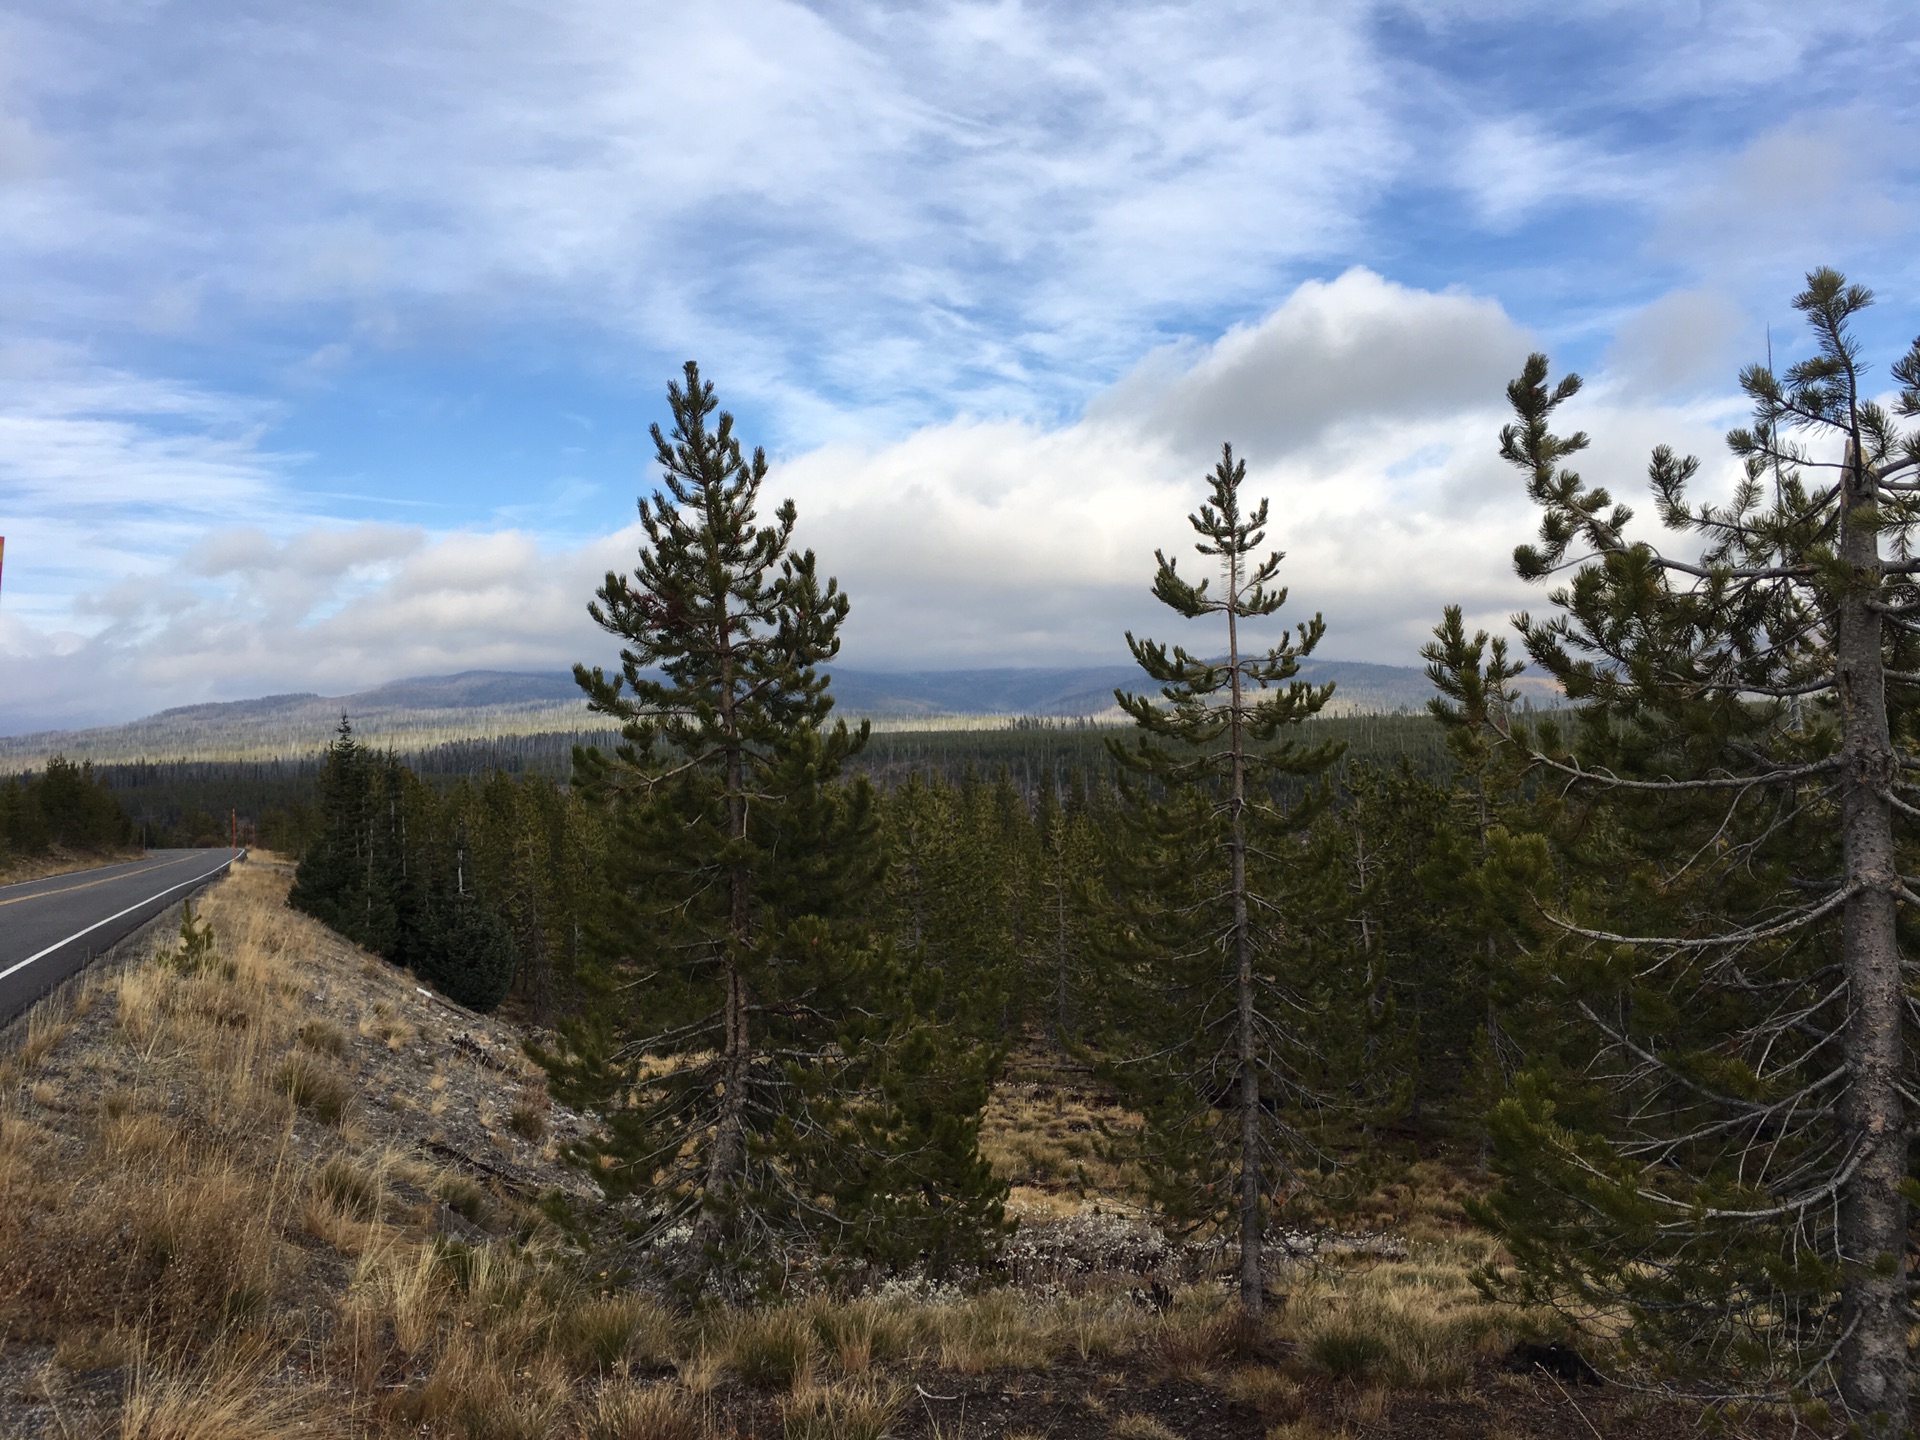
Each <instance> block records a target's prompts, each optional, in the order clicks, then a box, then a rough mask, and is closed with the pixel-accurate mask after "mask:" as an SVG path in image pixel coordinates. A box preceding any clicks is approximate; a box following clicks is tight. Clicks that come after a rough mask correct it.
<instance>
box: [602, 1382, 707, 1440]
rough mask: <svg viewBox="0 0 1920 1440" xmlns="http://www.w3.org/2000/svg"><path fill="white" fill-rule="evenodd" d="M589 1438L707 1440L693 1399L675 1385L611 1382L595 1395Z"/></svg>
mask: <svg viewBox="0 0 1920 1440" xmlns="http://www.w3.org/2000/svg"><path fill="white" fill-rule="evenodd" d="M585 1430H586V1440H704V1437H705V1435H706V1434H707V1426H706V1423H705V1421H704V1420H703V1419H702V1418H701V1415H700V1412H699V1411H698V1410H697V1409H696V1408H695V1407H694V1405H693V1402H692V1398H691V1397H690V1396H689V1395H688V1394H687V1393H686V1392H685V1391H684V1390H680V1389H677V1388H676V1387H674V1386H672V1385H652V1386H648V1387H646V1388H645V1389H642V1388H640V1387H638V1386H632V1385H609V1386H605V1387H603V1388H602V1389H601V1391H600V1393H599V1394H598V1395H597V1396H595V1397H594V1407H593V1409H592V1411H591V1412H589V1414H588V1416H587V1422H586V1427H585Z"/></svg>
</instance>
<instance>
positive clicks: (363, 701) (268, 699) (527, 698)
mask: <svg viewBox="0 0 1920 1440" xmlns="http://www.w3.org/2000/svg"><path fill="white" fill-rule="evenodd" d="M1302 674H1303V676H1304V678H1306V679H1309V680H1311V681H1313V682H1315V683H1321V684H1323V683H1325V682H1327V681H1332V682H1334V684H1335V686H1336V687H1337V688H1336V691H1335V697H1334V700H1333V703H1332V704H1331V705H1330V706H1329V707H1328V708H1329V710H1330V711H1331V712H1333V713H1335V714H1353V713H1379V714H1390V713H1395V712H1401V711H1415V710H1418V709H1420V708H1421V707H1422V706H1424V705H1425V703H1426V700H1427V697H1428V696H1429V695H1430V694H1431V693H1432V689H1431V687H1430V686H1429V684H1428V683H1427V677H1426V674H1425V672H1424V671H1422V670H1418V669H1415V668H1413V667H1412V666H1404V665H1368V664H1362V663H1359V662H1356V661H1344V660H1309V661H1307V662H1306V664H1305V665H1303V667H1302ZM1144 679H1145V677H1144V676H1143V675H1142V674H1141V672H1140V671H1139V670H1138V669H1137V668H1136V667H1134V666H1131V665H1105V666H1081V667H1051V668H1020V669H1016V668H1001V669H981V670H909V671H879V670H854V669H841V670H836V671H835V672H834V677H833V690H834V695H835V697H836V700H837V702H838V708H839V711H840V712H841V713H842V714H845V715H847V716H849V717H865V718H869V719H872V720H874V721H875V722H876V723H878V724H880V725H883V726H892V727H895V728H910V727H913V726H916V725H934V726H941V727H946V726H969V725H986V724H998V723H1005V722H1006V721H1008V720H1010V719H1012V718H1014V717H1022V716H1030V717H1047V718H1054V719H1090V720H1106V721H1115V720H1118V719H1119V718H1120V717H1119V712H1118V709H1117V707H1116V706H1115V705H1114V701H1113V692H1114V690H1115V689H1117V688H1122V689H1129V690H1140V689H1143V688H1149V687H1146V686H1143V684H1142V682H1143V680H1144ZM342 714H345V715H348V716H349V717H351V719H352V721H353V724H354V728H355V730H356V731H358V732H359V733H360V734H361V735H362V736H363V737H365V738H366V739H368V740H369V741H371V742H372V743H375V744H379V745H392V746H393V747H394V748H396V749H398V750H400V751H402V752H408V751H416V750H419V749H423V748H425V747H427V746H431V745H438V744H442V743H445V742H447V741H452V740H466V739H477V738H483V737H488V736H503V735H530V734H555V733H566V732H572V731H591V730H596V729H604V728H606V726H607V721H606V720H605V719H604V717H600V716H596V715H591V714H589V713H588V712H587V710H586V706H585V702H584V701H583V699H582V698H581V695H580V691H579V689H578V687H577V686H575V684H574V683H573V677H572V676H571V675H569V674H564V673H560V672H526V671H503V670H468V671H463V672H461V673H459V674H456V675H429V676H418V677H414V678H410V679H406V680H396V681H393V682H392V683H390V684H386V685H380V686H376V687H374V688H372V689H369V690H362V691H359V692H356V693H354V694H349V695H318V694H313V693H309V692H302V693H298V694H286V695H265V696H261V697H259V698H258V699H253V700H231V701H222V702H217V703H212V704H204V705H184V706H179V707H176V708H174V709H169V710H162V711H160V712H158V713H157V714H154V715H149V716H146V717H145V718H143V719H139V720H135V721H132V722H130V723H128V724H124V725H109V726H100V727H96V728H91V729H84V730H40V731H34V732H31V733H27V734H20V735H13V736H7V737H3V738H0V769H7V770H18V769H25V768H32V767H34V766H37V765H39V764H41V763H43V762H44V760H45V758H46V757H47V756H48V755H52V754H61V753H64V754H66V755H68V756H70V757H71V758H73V759H92V760H99V761H114V760H136V759H153V760H159V759H267V758H272V757H277V756H288V755H300V754H307V753H310V752H312V751H315V750H317V749H319V748H320V747H321V746H323V745H325V744H326V743H327V740H328V739H329V738H330V737H331V735H332V734H333V732H334V729H335V727H336V726H337V725H338V724H339V722H340V717H341V715H342Z"/></svg>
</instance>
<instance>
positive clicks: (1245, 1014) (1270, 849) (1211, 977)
mask: <svg viewBox="0 0 1920 1440" xmlns="http://www.w3.org/2000/svg"><path fill="white" fill-rule="evenodd" d="M1245 481H1246V465H1245V462H1244V461H1238V460H1236V459H1235V458H1234V455H1233V450H1232V447H1231V446H1228V447H1226V448H1224V449H1223V451H1222V453H1221V458H1220V463H1219V464H1218V465H1217V466H1216V467H1215V468H1214V471H1213V473H1212V475H1211V477H1210V481H1209V484H1210V497H1209V499H1208V501H1207V502H1206V503H1205V504H1203V505H1202V506H1201V507H1200V510H1199V511H1198V513H1196V514H1194V515H1191V516H1189V517H1188V518H1189V521H1190V523H1191V524H1192V526H1193V528H1194V530H1195V531H1196V532H1197V533H1198V534H1199V536H1200V541H1199V543H1198V545H1197V546H1196V548H1197V549H1198V551H1199V553H1200V554H1201V555H1203V556H1205V557H1207V558H1208V559H1209V560H1210V561H1212V562H1214V563H1216V564H1217V565H1218V566H1219V567H1220V576H1219V578H1220V579H1221V581H1222V582H1223V583H1222V584H1221V587H1220V588H1219V589H1218V590H1217V591H1212V590H1210V589H1209V588H1208V587H1209V581H1208V580H1205V579H1203V580H1200V581H1198V582H1197V583H1195V582H1192V581H1189V580H1187V579H1185V578H1184V577H1182V576H1181V574H1180V573H1179V570H1178V569H1177V567H1176V565H1175V563H1174V562H1173V561H1170V560H1168V559H1167V558H1166V556H1165V555H1164V554H1161V553H1158V552H1156V554H1155V557H1154V558H1155V560H1156V561H1157V562H1158V568H1157V569H1156V571H1155V574H1154V579H1153V593H1154V595H1155V597H1156V598H1158V599H1159V600H1160V601H1161V602H1162V603H1163V604H1165V605H1166V606H1168V607H1169V608H1170V609H1172V610H1173V611H1174V612H1175V613H1176V614H1178V615H1180V616H1181V617H1182V618H1183V619H1188V620H1202V619H1204V620H1209V621H1213V622H1215V623H1219V622H1224V625H1223V626H1222V629H1223V630H1224V634H1218V635H1217V636H1216V638H1215V639H1213V640H1211V641H1209V642H1208V644H1209V647H1210V648H1211V646H1212V645H1214V644H1222V645H1223V647H1224V653H1223V652H1222V651H1213V652H1212V653H1214V654H1217V655H1220V656H1221V658H1219V659H1208V658H1203V655H1204V653H1205V652H1202V654H1195V653H1193V652H1190V651H1188V650H1187V649H1186V648H1184V647H1182V646H1178V645H1176V646H1173V647H1171V649H1170V648H1169V647H1168V646H1166V645H1164V644H1161V643H1157V642H1155V641H1152V640H1142V639H1136V638H1135V637H1134V636H1133V635H1132V634H1131V633H1129V634H1128V636H1127V644H1128V646H1129V647H1130V648H1131V649H1132V651H1133V656H1134V659H1135V660H1137V661H1138V662H1139V664H1140V667H1141V669H1142V670H1144V671H1145V672H1146V673H1147V675H1148V676H1149V677H1151V678H1152V679H1153V680H1154V681H1156V682H1158V683H1159V685H1160V687H1161V690H1160V694H1159V696H1158V697H1154V696H1148V695H1132V694H1127V693H1125V692H1116V695H1117V698H1118V700H1119V702H1120V704H1121V705H1122V706H1123V707H1124V708H1125V710H1126V711H1127V713H1128V714H1129V715H1131V716H1132V717H1133V719H1134V722H1135V724H1136V725H1137V726H1138V727H1139V729H1140V731H1141V732H1142V733H1141V735H1140V736H1139V743H1138V745H1137V747H1135V748H1129V747H1127V746H1125V745H1122V744H1120V743H1118V742H1110V743H1111V744H1112V749H1113V753H1114V756H1115V758H1116V760H1117V761H1118V762H1119V763H1120V764H1121V765H1122V767H1123V773H1124V774H1125V775H1126V776H1127V777H1128V780H1127V787H1126V788H1127V793H1128V795H1129V797H1130V799H1131V801H1132V807H1131V808H1132V817H1131V831H1130V836H1129V839H1130V841H1131V847H1130V849H1131V853H1130V855H1129V856H1128V858H1127V863H1126V864H1125V866H1124V867H1123V869H1122V881H1121V883H1122V888H1123V891H1124V893H1125V894H1126V896H1127V913H1126V916H1125V924H1124V925H1123V927H1122V930H1121V935H1120V937H1119V939H1118V941H1117V943H1116V945H1115V957H1114V960H1115V966H1114V970H1113V972H1112V976H1111V978H1112V981H1113V986H1114V1001H1113V1010H1112V1015H1113V1021H1112V1028H1111V1029H1110V1030H1109V1032H1108V1033H1107V1034H1106V1035H1105V1036H1103V1037H1101V1045H1102V1048H1103V1049H1104V1050H1106V1052H1107V1053H1108V1055H1109V1056H1110V1057H1113V1062H1114V1063H1110V1064H1109V1065H1108V1066H1107V1067H1106V1071H1107V1073H1108V1074H1110V1075H1111V1077H1112V1078H1113V1079H1114V1080H1115V1081H1116V1082H1117V1083H1118V1084H1120V1085H1121V1086H1123V1087H1124V1088H1125V1089H1126V1090H1127V1091H1128V1092H1129V1093H1130V1094H1131V1095H1132V1096H1133V1098H1134V1099H1135V1100H1136V1102H1137V1103H1139V1104H1141V1105H1142V1107H1143V1108H1144V1111H1145V1113H1146V1116H1147V1121H1148V1123H1147V1128H1146V1140H1145V1143H1146V1145H1147V1147H1148V1150H1149V1155H1148V1162H1149V1163H1148V1169H1149V1172H1150V1173H1151V1174H1152V1175H1153V1176H1154V1177H1155V1189H1156V1195H1157V1199H1158V1200H1159V1202H1160V1203H1161V1205H1162V1206H1163V1208H1165V1209H1166V1210H1167V1211H1168V1212H1169V1213H1170V1214H1171V1215H1172V1216H1174V1217H1175V1218H1184V1219H1187V1220H1188V1221H1190V1222H1193V1223H1199V1222H1206V1221H1224V1222H1226V1223H1228V1224H1230V1225H1231V1227H1232V1228H1233V1230H1234V1231H1235V1232H1237V1236H1238V1244H1239V1257H1240V1258H1239V1288H1240V1301H1241V1304H1242V1306H1243V1307H1244V1308H1245V1310H1246V1311H1247V1312H1248V1313H1249V1314H1251V1315H1256V1316H1257V1315H1258V1314H1260V1313H1261V1310H1262V1308H1263V1306H1264V1304H1265V1293H1266V1275H1265V1269H1264V1265H1263V1257H1262V1235H1263V1231H1264V1227H1265V1219H1266V1215H1267V1212H1268V1211H1269V1210H1270V1209H1271V1207H1272V1203H1273V1199H1272V1195H1271V1194H1270V1193H1269V1192H1270V1190H1274V1189H1278V1188H1284V1187H1286V1186H1287V1184H1288V1183H1289V1181H1290V1180H1292V1179H1293V1178H1295V1177H1296V1166H1297V1164H1298V1162H1299V1161H1300V1159H1301V1157H1302V1154H1303V1151H1304V1150H1305V1149H1306V1148H1308V1141H1307V1135H1306V1127H1307V1125H1308V1124H1310V1123H1311V1122H1310V1120H1308V1118H1307V1117H1310V1116H1312V1115H1313V1114H1314V1113H1315V1112H1317V1111H1319V1110H1320V1109H1322V1108H1323V1107H1325V1106H1326V1105H1327V1104H1328V1103H1329V1102H1330V1101H1333V1100H1335V1099H1336V1098H1338V1097H1336V1096H1335V1095H1334V1093H1333V1092H1334V1090H1335V1088H1336V1087H1335V1086H1334V1085H1333V1084H1331V1083H1330V1081H1329V1077H1330V1075H1331V1073H1332V1069H1331V1067H1330V1061H1331V1060H1332V1059H1333V1056H1332V1051H1333V1050H1334V1049H1336V1048H1339V1047H1340V1046H1342V1045H1343V1044H1344V1043H1346V1041H1347V1040H1349V1039H1351V1038H1352V1037H1353V1035H1354V1033H1355V1032H1354V1028H1353V1025H1352V1023H1351V1012H1350V1010H1348V1009H1347V1008H1346V1007H1345V1006H1344V1004H1343V1002H1344V1001H1348V1000H1350V999H1351V996H1350V995H1349V994H1346V993H1345V987H1346V986H1347V983H1348V982H1349V981H1350V979H1351V975H1350V972H1348V971H1347V970H1346V968H1345V965H1344V962H1345V961H1346V960H1347V959H1348V958H1349V957H1350V950H1351V945H1352V941H1351V937H1350V936H1349V935H1348V933H1347V927H1346V926H1345V923H1344V920H1345V913H1346V908H1347V896H1346V893H1345V890H1344V888H1343V886H1342V884H1341V872H1340V869H1339V867H1338V865H1337V864H1335V863H1332V862H1331V860H1330V859H1329V858H1327V857H1321V858H1320V860H1319V862H1318V863H1316V861H1315V858H1314V857H1311V856H1310V855H1309V854H1308V852H1307V848H1306V844H1305V841H1306V837H1307V832H1308V830H1309V829H1310V827H1311V825H1312V822H1313V819H1314V817H1315V815H1316V814H1318V813H1319V811H1320V810H1321V809H1322V808H1323V806H1324V804H1325V798H1326V797H1325V791H1324V788H1320V789H1316V790H1313V791H1312V792H1310V793H1309V795H1308V796H1307V797H1306V798H1305V799H1303V800H1301V801H1299V802H1297V803H1295V804H1292V805H1290V806H1288V805H1283V804H1282V803H1281V802H1280V801H1278V800H1277V799H1276V798H1275V795H1274V786H1275V784H1276V783H1277V782H1281V781H1293V782H1296V783H1297V782H1298V781H1299V780H1300V779H1301V778H1303V777H1314V776H1318V775H1321V774H1323V773H1324V772H1325V770H1326V769H1327V767H1328V766H1329V765H1331V764H1332V763H1333V761H1334V760H1335V758H1337V756H1338V754H1339V748H1340V747H1338V746H1337V745H1334V744H1320V745H1303V744H1301V743H1300V742H1298V741H1295V740H1291V739H1282V738H1280V737H1281V736H1282V732H1284V731H1286V730H1289V729H1291V728H1292V727H1293V726H1296V725H1298V724H1300V723H1301V722H1302V721H1304V720H1306V719H1308V718H1309V717H1310V716H1312V715H1314V714H1316V713H1317V712H1318V711H1319V710H1320V709H1321V708H1322V707H1323V706H1324V705H1325V704H1326V702H1327V700H1328V699H1329V698H1330V696H1331V694H1332V691H1333V687H1332V686H1331V685H1322V686H1314V685H1310V684H1307V683H1306V682H1305V681H1302V680H1300V679H1299V678H1297V677H1298V675H1299V670H1300V660H1301V657H1303V656H1305V655H1307V654H1309V653H1311V652H1312V650H1313V648H1314V646H1315V645H1316V644H1318V643H1319V640H1320V637H1321V635H1322V634H1323V633H1324V630H1325V626H1324V624H1323V623H1322V621H1321V619H1320V617H1319V616H1318V615H1316V616H1315V617H1314V618H1313V620H1312V621H1310V622H1308V623H1306V624H1303V625H1301V626H1299V627H1298V629H1297V633H1296V634H1295V635H1293V636H1289V637H1288V638H1286V639H1284V640H1283V641H1282V642H1281V643H1280V644H1279V645H1277V646H1274V647H1272V648H1269V649H1265V650H1255V651H1250V650H1248V649H1247V648H1246V637H1245V636H1244V635H1243V633H1242V631H1243V627H1244V626H1245V625H1247V624H1248V623H1249V622H1255V621H1260V620H1265V619H1268V618H1269V617H1271V616H1273V615H1274V614H1276V613H1277V612H1278V611H1279V610H1280V608H1281V607H1282V606H1283V605H1285V604H1286V600H1287V592H1286V590H1285V589H1283V588H1274V587H1273V583H1272V582H1273V580H1274V577H1275V576H1276V575H1277V574H1278V572H1279V568H1280V561H1281V559H1282V556H1281V555H1280V554H1279V553H1278V552H1275V553H1272V554H1269V555H1267V556H1265V557H1264V558H1260V556H1259V550H1260V547H1261V545H1262V544H1263V542H1264V540H1265V538H1266V532H1265V528H1264V527H1265V526H1266V524H1267V503H1266V502H1265V501H1264V500H1263V501H1261V502H1260V504H1259V505H1257V506H1255V507H1253V508H1252V509H1251V510H1249V509H1248V508H1247V507H1246V505H1245V504H1244V502H1243V500H1242V495H1241V490H1242V486H1243V485H1244V483H1245ZM1276 687H1277V688H1276ZM1342 1015H1346V1016H1348V1017H1349V1020H1348V1023H1346V1024H1342V1023H1341V1020H1340V1018H1339V1017H1341V1016H1342ZM1360 1028H1361V1029H1362V1030H1364V1028H1365V1027H1364V1025H1362V1026H1361V1027H1360Z"/></svg>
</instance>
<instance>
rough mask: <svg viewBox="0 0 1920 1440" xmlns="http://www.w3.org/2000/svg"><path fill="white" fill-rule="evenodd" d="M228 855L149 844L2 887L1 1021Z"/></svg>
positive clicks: (207, 876)
mask: <svg viewBox="0 0 1920 1440" xmlns="http://www.w3.org/2000/svg"><path fill="white" fill-rule="evenodd" d="M230 862H231V856H230V855H229V854H228V852H227V851H225V850H154V851H150V852H149V853H148V855H147V857H146V858H145V859H144V860H132V861H129V862H127V863H126V864H124V865H106V866H102V867H101V868H100V869H98V870H76V871H74V872H72V873H71V874H67V875H50V876H48V877H47V878H46V879H44V880H29V881H27V882H25V883H24V884H20V885H7V886H0V1024H5V1023H6V1022H7V1021H9V1020H11V1019H13V1018H14V1016H16V1015H18V1014H19V1013H20V1012H21V1011H23V1010H25V1009H26V1008H27V1007H28V1006H29V1005H31V1004H33V1002H34V1001H36V1000H38V999H39V998H40V997H41V996H42V995H44V994H46V993H47V992H48V991H49V990H51V989H53V987H54V986H56V985H58V984H59V983H60V982H61V981H62V980H65V979H66V978H67V977H68V976H70V975H72V974H74V973H75V972H77V971H79V970H82V969H85V968H86V964H87V962H88V961H89V960H91V959H92V958H93V957H94V956H96V955H98V954H99V953H100V952H101V951H103V950H106V949H107V948H108V947H110V946H112V945H113V944H114V943H115V942H117V941H120V940H123V939H125V938H126V937H127V936H128V935H131V934H132V933H133V932H134V931H135V930H138V929H139V928H140V927H141V926H142V925H144V924H146V923H147V922H148V921H149V920H151V919H153V917H154V916H156V915H158V914H159V913H160V912H161V911H163V910H165V909H166V908H167V907H168V906H169V905H173V904H175V903H177V902H178V901H179V900H180V899H181V898H182V897H183V896H186V895H191V894H192V893H193V892H194V891H195V890H197V889H199V888H200V887H201V886H202V885H205V884H206V883H207V882H208V881H209V880H212V879H213V878H214V877H216V876H218V875H221V874H224V873H225V871H226V868H227V866H228V864H229V863H230Z"/></svg>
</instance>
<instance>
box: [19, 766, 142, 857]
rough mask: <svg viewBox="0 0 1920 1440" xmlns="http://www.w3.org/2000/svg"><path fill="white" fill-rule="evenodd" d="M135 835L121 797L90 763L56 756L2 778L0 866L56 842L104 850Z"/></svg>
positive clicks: (45, 849)
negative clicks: (37, 768)
mask: <svg viewBox="0 0 1920 1440" xmlns="http://www.w3.org/2000/svg"><path fill="white" fill-rule="evenodd" d="M133 839H134V826H133V823H132V821H131V820H130V819H129V817H128V814H127V811H126V808H125V807H124V806H123V804H122V802H121V799H120V797H119V796H118V795H116V794H115V793H114V788H113V786H112V785H110V784H109V783H108V782H107V779H106V777H105V776H104V775H101V774H97V773H96V772H95V770H94V768H93V766H92V765H90V764H85V763H83V764H79V765H75V764H73V763H72V762H71V761H69V760H67V759H65V758H64V757H61V756H55V757H54V758H53V759H52V760H50V761H49V762H48V763H47V765H46V767H45V768H44V769H43V770H41V771H39V772H38V773H37V774H32V775H21V776H15V777H12V778H8V779H4V780H0V869H3V868H4V867H5V866H6V865H7V863H8V862H9V861H10V860H14V859H18V858H21V857H35V856H41V855H45V854H46V853H48V851H50V850H51V849H53V848H54V847H55V846H59V847H60V848H61V849H64V850H69V851H82V852H93V853H103V852H111V851H115V850H118V849H120V848H122V847H124V846H126V845H129V844H131V843H132V841H133Z"/></svg>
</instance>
